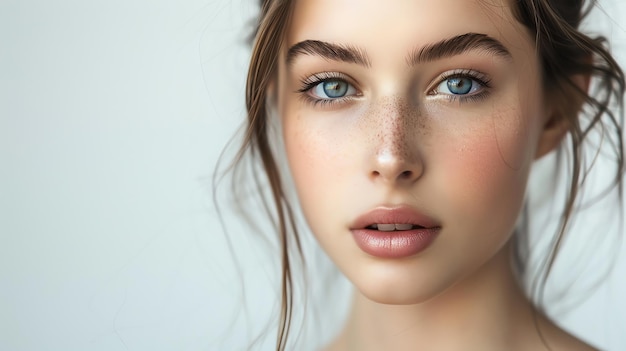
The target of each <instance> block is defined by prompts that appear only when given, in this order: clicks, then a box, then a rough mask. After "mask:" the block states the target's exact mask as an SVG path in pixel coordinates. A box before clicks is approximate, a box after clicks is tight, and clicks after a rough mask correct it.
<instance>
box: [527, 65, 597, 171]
mask: <svg viewBox="0 0 626 351" xmlns="http://www.w3.org/2000/svg"><path fill="white" fill-rule="evenodd" d="M590 79H591V77H590V75H589V74H576V75H573V76H570V80H571V83H572V85H566V84H563V86H562V87H561V89H560V90H559V91H558V92H556V93H553V94H548V98H549V99H550V100H551V101H550V102H548V103H547V104H546V105H547V110H548V112H547V113H546V120H545V121H544V124H543V130H542V132H541V136H540V137H539V142H538V145H537V152H536V153H535V158H536V159H538V158H541V157H542V156H544V155H545V154H547V153H549V152H550V151H552V150H554V149H555V148H556V147H557V146H558V145H559V144H560V143H561V141H562V140H563V138H564V137H565V135H566V134H567V132H568V131H569V127H570V125H571V123H572V121H573V120H574V119H576V118H578V114H579V113H580V111H581V110H582V106H583V103H584V102H585V98H584V96H583V95H582V94H581V92H584V93H587V91H588V90H589V81H590Z"/></svg>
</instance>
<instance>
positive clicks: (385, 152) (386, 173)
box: [370, 147, 424, 184]
mask: <svg viewBox="0 0 626 351" xmlns="http://www.w3.org/2000/svg"><path fill="white" fill-rule="evenodd" d="M416 154H417V150H414V151H413V152H412V153H411V154H409V153H407V152H402V151H400V152H397V151H396V150H390V148H387V147H385V148H382V149H379V150H378V152H377V153H376V154H375V155H374V159H373V162H372V167H371V171H370V178H371V179H372V180H374V181H383V182H385V183H398V184H399V183H402V184H412V183H414V182H416V181H417V180H418V179H419V178H420V177H421V176H422V174H423V170H424V167H423V164H422V162H421V159H419V158H418V157H416Z"/></svg>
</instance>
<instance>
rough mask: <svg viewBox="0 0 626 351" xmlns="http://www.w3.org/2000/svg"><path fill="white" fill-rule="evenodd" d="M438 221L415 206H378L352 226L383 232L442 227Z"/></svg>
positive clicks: (351, 227)
mask: <svg viewBox="0 0 626 351" xmlns="http://www.w3.org/2000/svg"><path fill="white" fill-rule="evenodd" d="M440 226H441V225H440V224H439V222H438V221H436V220H435V219H433V218H431V217H430V216H427V215H425V214H423V213H421V212H419V211H418V210H416V209H414V208H413V207H410V206H407V205H403V206H397V207H384V206H381V207H377V208H375V209H374V210H372V211H369V212H367V213H365V214H363V215H361V216H359V217H358V218H357V219H356V220H355V221H354V222H353V223H352V225H351V226H350V229H351V230H354V229H361V230H362V229H367V230H378V231H381V232H393V231H406V230H414V229H431V228H437V227H440Z"/></svg>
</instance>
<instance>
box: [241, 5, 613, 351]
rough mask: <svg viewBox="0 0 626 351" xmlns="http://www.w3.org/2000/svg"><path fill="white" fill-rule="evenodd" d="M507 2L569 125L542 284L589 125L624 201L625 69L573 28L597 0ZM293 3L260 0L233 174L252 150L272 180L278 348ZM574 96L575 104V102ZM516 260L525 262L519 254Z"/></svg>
mask: <svg viewBox="0 0 626 351" xmlns="http://www.w3.org/2000/svg"><path fill="white" fill-rule="evenodd" d="M510 1H514V2H515V5H516V6H515V9H514V11H515V16H516V18H517V20H518V21H519V22H520V23H522V24H523V25H525V26H526V27H527V28H528V30H529V31H530V33H531V34H533V36H534V37H535V44H536V49H537V52H538V53H539V55H540V57H541V61H542V67H543V80H544V86H545V88H546V94H548V95H549V96H550V97H551V98H553V99H558V100H557V101H561V102H562V104H561V105H562V108H563V110H562V111H561V116H562V117H563V118H565V119H566V122H567V125H568V128H569V144H570V149H566V148H561V149H559V155H561V154H563V153H565V152H569V155H568V156H569V157H570V160H571V162H570V165H571V169H570V173H571V178H570V183H569V194H568V196H567V199H566V203H565V209H564V212H563V215H562V217H561V220H560V225H559V229H558V232H557V234H556V236H555V240H554V242H553V246H552V248H551V251H550V253H549V255H548V257H547V259H546V267H547V269H546V270H545V271H544V273H543V276H542V279H541V284H540V285H541V286H543V285H545V282H546V281H547V278H548V275H549V274H550V270H551V267H552V265H553V264H554V261H555V258H556V255H557V253H558V251H559V248H560V246H561V244H562V242H563V238H564V236H565V233H566V231H567V229H568V223H569V220H570V218H571V215H572V213H573V211H574V209H575V204H576V200H577V195H578V192H579V189H580V187H581V186H582V184H583V182H584V179H585V177H586V176H587V173H588V172H589V168H587V169H583V165H585V164H586V163H585V162H584V160H583V158H584V153H583V152H582V146H583V143H584V142H585V141H588V136H589V133H590V131H592V130H594V129H596V128H600V129H601V130H602V132H605V131H609V132H610V133H613V139H611V140H613V141H614V144H613V147H614V152H615V155H616V164H617V171H616V174H615V179H614V182H613V183H612V185H611V186H612V187H617V188H618V189H619V194H620V200H621V189H622V174H623V169H624V156H623V145H622V119H623V113H622V112H623V111H622V105H623V96H624V89H625V82H624V74H623V72H622V70H621V69H620V67H619V65H618V64H617V62H616V61H615V60H614V58H613V57H612V55H611V54H610V53H609V51H608V49H607V48H606V40H605V39H604V38H602V37H596V38H592V37H589V36H587V35H585V34H583V33H581V32H580V31H579V30H578V27H579V25H580V22H581V21H582V19H583V18H584V17H585V16H586V15H587V14H588V12H589V10H590V9H591V8H592V7H593V5H594V4H595V1H591V2H590V3H589V4H588V6H587V7H584V0H510ZM292 3H293V1H290V0H261V14H260V16H259V21H258V23H257V26H256V31H255V35H254V45H253V49H252V57H251V60H250V66H249V71H248V77H247V86H246V108H247V114H248V119H247V125H246V130H245V136H244V141H243V144H242V145H241V148H240V149H239V152H238V154H237V156H236V158H235V160H234V163H233V165H234V171H235V172H234V173H235V174H237V173H238V172H237V170H238V168H239V167H240V166H241V164H242V161H243V159H244V158H245V157H246V156H250V157H251V159H252V160H253V162H254V160H260V166H261V167H262V170H263V171H264V174H265V177H266V179H265V180H266V181H268V182H269V186H270V189H271V200H268V199H267V198H265V197H263V198H262V203H263V207H264V208H265V211H266V213H267V214H268V216H269V217H270V219H271V220H272V223H273V224H274V225H275V227H276V229H277V232H278V236H279V242H280V250H281V261H282V277H281V282H282V284H281V292H282V299H281V317H280V324H279V331H278V339H277V343H276V345H277V346H276V349H277V350H284V349H285V347H286V344H287V338H288V334H289V329H290V323H291V315H292V309H293V283H292V276H291V271H292V269H291V267H292V258H291V257H290V255H289V251H290V247H291V248H296V251H297V252H298V254H299V256H300V257H302V250H301V248H300V241H299V240H300V239H299V236H298V232H297V228H296V225H295V218H294V215H293V213H292V210H291V207H290V205H289V202H288V201H287V197H286V194H285V191H284V187H283V183H282V181H281V179H280V174H279V171H278V168H277V163H276V160H275V157H274V155H273V153H272V151H271V147H270V141H269V138H268V129H269V125H268V118H267V107H268V106H267V98H268V97H267V91H268V88H269V84H270V82H271V80H272V79H273V78H274V75H275V74H276V69H277V59H278V57H279V52H280V48H281V45H282V44H283V38H284V35H285V32H286V30H287V28H288V26H289V20H290V17H291V16H290V14H291V11H292ZM578 74H582V75H590V76H593V77H595V78H596V81H595V82H596V85H595V87H596V90H597V91H595V93H594V94H593V96H592V94H590V93H588V92H586V91H584V90H581V89H580V88H579V87H578V86H577V85H576V84H574V82H573V81H572V76H574V75H578ZM572 99H574V101H579V102H580V104H572V103H571V101H572ZM566 102H569V103H566ZM612 103H616V105H617V106H616V109H615V111H617V113H615V112H614V111H613V110H611V107H613V105H612ZM582 104H585V105H586V106H587V107H588V109H589V111H588V113H586V114H581V113H579V112H580V110H581V106H582ZM585 117H586V118H588V120H587V121H583V120H582V119H583V118H585ZM253 181H254V184H255V186H256V187H257V188H258V189H261V187H262V185H261V184H262V181H261V180H260V179H259V178H258V177H257V175H256V174H254V175H253ZM620 202H621V201H620ZM270 204H271V206H270ZM292 241H293V242H292ZM521 263H522V265H523V264H525V261H524V260H523V257H522V261H521Z"/></svg>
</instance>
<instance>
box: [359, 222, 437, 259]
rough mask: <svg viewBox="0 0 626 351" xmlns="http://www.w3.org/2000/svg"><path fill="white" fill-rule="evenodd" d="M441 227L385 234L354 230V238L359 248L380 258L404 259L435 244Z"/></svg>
mask: <svg viewBox="0 0 626 351" xmlns="http://www.w3.org/2000/svg"><path fill="white" fill-rule="evenodd" d="M440 229H441V228H440V227H435V228H420V229H412V230H401V231H392V232H383V231H379V230H373V229H353V230H351V232H352V236H353V237H354V240H355V241H356V244H357V245H358V246H359V248H360V249H361V250H363V251H365V252H366V253H368V254H370V255H372V256H376V257H380V258H403V257H409V256H413V255H416V254H418V253H420V252H422V251H424V250H425V249H426V248H427V247H428V246H430V244H431V243H432V242H433V240H434V239H435V237H436V236H437V234H439V230H440Z"/></svg>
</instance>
